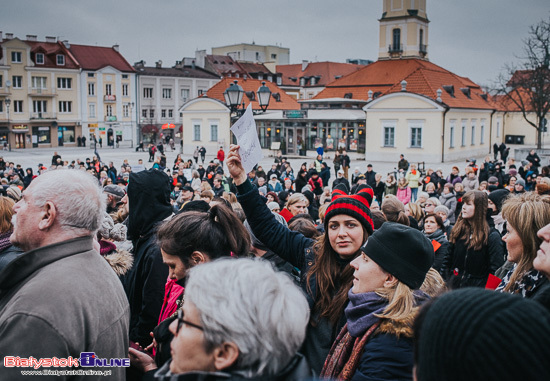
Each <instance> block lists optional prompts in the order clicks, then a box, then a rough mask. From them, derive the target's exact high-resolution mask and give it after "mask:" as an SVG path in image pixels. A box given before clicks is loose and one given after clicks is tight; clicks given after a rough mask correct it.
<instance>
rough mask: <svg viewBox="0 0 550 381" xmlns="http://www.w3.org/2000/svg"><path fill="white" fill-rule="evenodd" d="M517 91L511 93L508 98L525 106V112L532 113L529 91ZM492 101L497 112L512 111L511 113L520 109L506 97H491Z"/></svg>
mask: <svg viewBox="0 0 550 381" xmlns="http://www.w3.org/2000/svg"><path fill="white" fill-rule="evenodd" d="M516 90H517V91H513V92H512V93H511V94H510V96H511V97H512V98H514V99H515V100H517V101H518V103H519V104H521V103H524V104H525V106H526V107H525V109H526V110H525V111H527V112H531V111H533V107H532V106H531V105H530V103H531V101H530V97H531V95H530V92H531V91H530V90H527V89H523V88H518V89H516ZM493 100H494V102H495V104H496V105H497V109H498V110H499V111H512V112H519V111H521V109H520V108H519V107H518V105H517V104H516V103H515V102H514V101H513V100H512V99H510V98H509V97H508V96H506V95H496V96H494V97H493Z"/></svg>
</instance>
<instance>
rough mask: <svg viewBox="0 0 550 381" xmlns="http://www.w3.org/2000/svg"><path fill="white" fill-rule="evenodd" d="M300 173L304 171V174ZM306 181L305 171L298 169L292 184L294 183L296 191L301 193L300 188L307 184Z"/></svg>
mask: <svg viewBox="0 0 550 381" xmlns="http://www.w3.org/2000/svg"><path fill="white" fill-rule="evenodd" d="M301 173H305V174H306V175H305V176H302V175H301ZM307 182H308V176H307V172H305V171H302V170H300V172H298V177H297V178H296V181H295V182H294V184H295V185H296V192H298V193H302V188H303V187H305V186H306V185H307Z"/></svg>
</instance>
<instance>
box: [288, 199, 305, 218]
mask: <svg viewBox="0 0 550 381" xmlns="http://www.w3.org/2000/svg"><path fill="white" fill-rule="evenodd" d="M288 210H289V211H290V213H292V215H293V216H295V215H297V214H302V213H307V203H306V202H305V201H298V202H295V203H294V204H292V205H290V206H289V207H288Z"/></svg>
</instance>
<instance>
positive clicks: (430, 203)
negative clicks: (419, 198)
mask: <svg viewBox="0 0 550 381" xmlns="http://www.w3.org/2000/svg"><path fill="white" fill-rule="evenodd" d="M434 209H435V204H434V202H433V201H432V200H428V201H426V203H425V204H424V211H425V212H426V213H433V212H434Z"/></svg>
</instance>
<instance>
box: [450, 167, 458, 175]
mask: <svg viewBox="0 0 550 381" xmlns="http://www.w3.org/2000/svg"><path fill="white" fill-rule="evenodd" d="M451 173H452V174H453V175H455V176H456V175H458V169H456V168H453V169H452V170H451Z"/></svg>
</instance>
